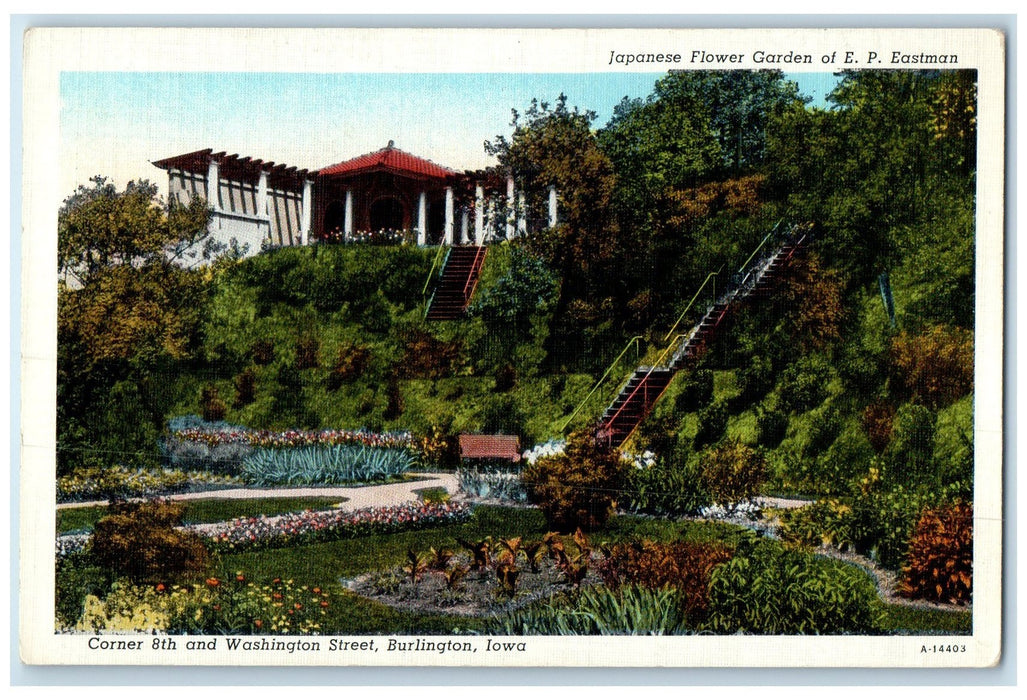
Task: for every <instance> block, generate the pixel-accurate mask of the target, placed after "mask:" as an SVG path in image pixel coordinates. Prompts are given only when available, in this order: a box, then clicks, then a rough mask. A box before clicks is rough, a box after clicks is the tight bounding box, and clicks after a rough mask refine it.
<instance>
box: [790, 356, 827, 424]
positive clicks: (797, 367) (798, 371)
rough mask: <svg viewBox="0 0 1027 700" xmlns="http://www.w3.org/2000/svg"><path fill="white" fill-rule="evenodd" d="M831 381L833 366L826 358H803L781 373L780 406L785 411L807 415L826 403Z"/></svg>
mask: <svg viewBox="0 0 1027 700" xmlns="http://www.w3.org/2000/svg"><path fill="white" fill-rule="evenodd" d="M830 381H831V365H830V364H829V363H828V362H827V360H826V359H825V358H823V357H822V356H820V355H810V356H808V357H804V358H801V359H799V360H798V361H796V362H795V363H794V364H792V365H790V366H789V367H788V368H787V369H785V371H784V372H782V373H781V382H780V388H779V391H780V394H779V396H778V399H779V405H780V406H781V408H782V409H784V410H785V411H793V412H795V413H805V412H806V411H808V410H810V409H811V408H814V407H816V406H818V405H820V404H821V403H823V402H824V399H826V398H827V385H828V383H829V382H830Z"/></svg>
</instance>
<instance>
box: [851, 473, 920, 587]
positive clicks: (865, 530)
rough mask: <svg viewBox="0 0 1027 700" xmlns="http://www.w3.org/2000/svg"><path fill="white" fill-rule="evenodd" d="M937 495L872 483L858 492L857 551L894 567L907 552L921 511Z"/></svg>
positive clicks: (855, 504) (854, 509)
mask: <svg viewBox="0 0 1027 700" xmlns="http://www.w3.org/2000/svg"><path fill="white" fill-rule="evenodd" d="M871 483H872V482H871ZM937 498H938V497H937V496H935V495H934V494H931V493H927V492H921V491H914V490H910V489H905V488H902V487H894V488H892V489H890V490H887V491H878V490H876V489H875V488H873V486H872V485H871V488H870V489H869V490H868V492H867V493H861V494H860V495H859V497H857V498H856V499H855V500H854V502H853V504H852V539H853V541H854V543H855V546H856V551H857V552H860V553H863V554H867V555H869V556H870V557H871V558H872V559H874V560H876V561H879V562H880V563H881V564H882V565H883V566H886V567H888V568H889V569H897V568H898V567H899V566H900V565H901V564H902V561H903V559H904V558H905V556H906V554H907V553H908V552H909V541H910V538H911V537H912V534H913V529H914V528H915V527H916V523H917V519H918V518H919V517H920V513H921V511H922V510H923V508H924V507H925V506H927V505H929V504H931V503H934V502H936V501H937Z"/></svg>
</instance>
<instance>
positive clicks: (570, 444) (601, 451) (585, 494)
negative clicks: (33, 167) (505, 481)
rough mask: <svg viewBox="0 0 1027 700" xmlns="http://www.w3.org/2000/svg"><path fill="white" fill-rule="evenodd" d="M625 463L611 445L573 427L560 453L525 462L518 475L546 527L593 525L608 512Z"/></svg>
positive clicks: (564, 528) (624, 472)
mask: <svg viewBox="0 0 1027 700" xmlns="http://www.w3.org/2000/svg"><path fill="white" fill-rule="evenodd" d="M627 469H628V464H627V463H626V462H625V461H624V460H623V459H622V458H621V455H620V453H619V452H618V451H617V450H615V449H611V448H608V447H604V446H602V445H599V444H598V443H597V442H596V441H595V439H594V438H593V437H592V435H590V434H588V433H574V434H572V435H571V437H570V439H569V440H568V441H567V446H566V448H565V449H564V451H563V452H562V453H560V454H555V455H552V456H548V457H541V458H539V459H537V460H536V461H535V462H534V463H533V464H529V465H528V466H527V467H525V469H524V472H523V475H522V479H523V480H524V483H525V484H526V485H527V486H528V494H529V496H530V497H531V500H532V502H533V503H535V504H537V505H538V506H539V507H540V508H541V509H542V512H543V513H544V514H545V516H546V520H547V522H549V524H550V527H552V528H554V529H557V530H560V531H561V532H570V531H573V530H575V529H576V528H579V527H580V528H582V529H584V530H594V529H596V528H597V527H599V526H600V525H602V524H603V523H605V522H606V520H607V519H608V518H609V517H610V515H612V513H613V511H614V508H615V507H616V503H617V498H618V494H619V493H620V490H621V488H622V487H623V485H624V482H625V479H626V477H627Z"/></svg>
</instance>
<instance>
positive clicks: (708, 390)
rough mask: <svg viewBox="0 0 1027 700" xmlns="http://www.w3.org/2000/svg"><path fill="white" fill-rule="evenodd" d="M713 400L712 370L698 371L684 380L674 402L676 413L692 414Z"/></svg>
mask: <svg viewBox="0 0 1027 700" xmlns="http://www.w3.org/2000/svg"><path fill="white" fill-rule="evenodd" d="M712 400H713V370H709V369H699V370H696V371H695V372H693V373H692V374H691V375H690V376H688V377H687V378H686V379H685V382H684V385H683V386H682V387H681V391H680V392H679V393H678V395H677V398H676V399H675V400H674V408H675V409H676V411H677V412H678V413H694V412H695V411H698V410H699V409H701V408H702V407H703V406H705V405H706V404H708V403H710V401H712Z"/></svg>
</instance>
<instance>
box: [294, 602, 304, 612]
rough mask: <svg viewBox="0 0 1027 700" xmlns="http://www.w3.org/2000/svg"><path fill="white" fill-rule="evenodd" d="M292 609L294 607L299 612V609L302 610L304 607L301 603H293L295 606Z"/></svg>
mask: <svg viewBox="0 0 1027 700" xmlns="http://www.w3.org/2000/svg"><path fill="white" fill-rule="evenodd" d="M292 607H294V608H296V609H297V610H299V609H300V608H302V607H303V606H302V605H300V604H299V603H293V606H292Z"/></svg>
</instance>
